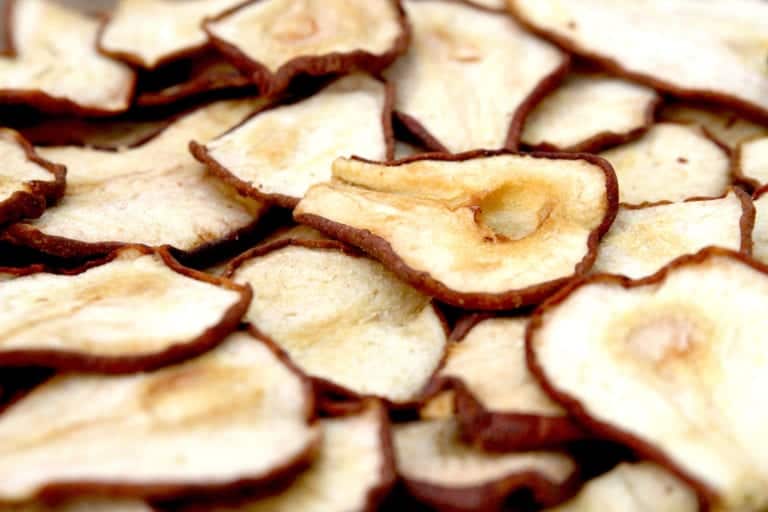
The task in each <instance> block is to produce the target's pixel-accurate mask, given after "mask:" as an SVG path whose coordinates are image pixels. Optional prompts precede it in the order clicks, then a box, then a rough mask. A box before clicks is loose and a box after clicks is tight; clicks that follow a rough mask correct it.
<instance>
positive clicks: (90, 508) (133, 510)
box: [0, 497, 153, 512]
mask: <svg viewBox="0 0 768 512" xmlns="http://www.w3.org/2000/svg"><path fill="white" fill-rule="evenodd" d="M0 510H2V511H3V512H153V509H152V507H150V506H149V505H147V504H146V503H144V502H143V501H140V500H136V499H130V498H83V497H80V498H74V499H69V500H66V501H63V502H60V503H56V504H47V503H44V502H42V501H30V502H22V503H4V504H2V505H0Z"/></svg>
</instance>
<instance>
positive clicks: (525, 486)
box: [394, 418, 576, 511]
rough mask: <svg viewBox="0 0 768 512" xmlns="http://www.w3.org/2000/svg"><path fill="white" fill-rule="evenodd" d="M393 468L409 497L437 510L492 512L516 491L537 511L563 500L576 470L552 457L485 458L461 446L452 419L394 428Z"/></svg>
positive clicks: (534, 454) (536, 454)
mask: <svg viewBox="0 0 768 512" xmlns="http://www.w3.org/2000/svg"><path fill="white" fill-rule="evenodd" d="M394 441H395V443H394V444H395V454H396V458H397V468H398V472H399V474H400V477H401V478H402V479H403V481H404V483H405V486H406V488H407V490H408V492H409V493H410V494H411V495H412V496H414V497H415V498H416V499H418V500H419V501H422V502H424V503H427V504H429V505H430V506H433V507H436V508H437V509H439V510H452V511H462V510H467V511H469V510H497V509H498V508H499V507H500V505H501V504H502V503H503V502H504V501H505V500H506V499H507V498H509V496H510V495H512V494H513V493H515V492H517V491H522V490H526V491H529V492H530V493H531V494H532V496H533V498H534V500H535V502H536V503H537V504H538V505H544V506H546V505H554V504H557V503H559V502H560V501H562V500H563V499H565V498H567V497H568V494H569V491H570V488H571V487H572V484H573V477H574V475H575V470H576V465H575V464H574V462H573V460H572V459H571V458H570V457H568V456H566V455H563V454H560V453H556V452H519V453H509V454H492V453H486V452H483V451H481V450H478V449H476V448H473V447H471V446H470V445H466V444H464V443H463V442H462V440H461V436H460V434H459V428H458V424H457V423H456V421H454V420H453V419H451V418H448V419H436V420H428V421H424V420H422V421H418V422H413V423H406V424H402V425H396V426H395V427H394Z"/></svg>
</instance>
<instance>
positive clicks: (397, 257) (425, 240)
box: [294, 151, 618, 309]
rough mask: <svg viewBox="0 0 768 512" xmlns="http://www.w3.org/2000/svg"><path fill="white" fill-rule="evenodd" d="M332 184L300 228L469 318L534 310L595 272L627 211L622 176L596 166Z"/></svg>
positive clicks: (311, 198) (382, 176) (356, 172)
mask: <svg viewBox="0 0 768 512" xmlns="http://www.w3.org/2000/svg"><path fill="white" fill-rule="evenodd" d="M333 175H334V181H333V182H332V183H328V184H320V185H315V186H314V187H312V188H311V189H309V191H308V192H307V195H306V196H305V197H304V199H303V200H302V201H301V202H300V203H299V205H298V206H297V208H296V209H295V210H294V218H295V219H296V220H297V221H298V222H301V223H303V224H307V225H309V226H312V227H314V228H316V229H319V230H320V231H323V232H324V233H327V234H329V235H330V236H331V237H333V238H337V239H339V240H341V241H343V242H346V243H350V244H352V245H356V246H358V247H360V248H362V249H363V250H364V251H366V252H368V253H369V254H371V255H373V256H374V257H375V258H377V259H379V260H380V261H382V263H383V264H384V265H385V266H387V267H388V268H390V269H391V270H392V271H393V272H394V273H395V274H397V275H398V276H399V277H400V278H402V279H404V280H405V281H407V282H409V283H411V285H413V286H414V287H415V288H417V289H419V290H421V291H424V292H425V293H427V294H430V295H433V296H435V297H437V298H438V299H440V300H441V301H444V302H446V303H448V304H452V305H456V306H460V307H465V308H470V309H511V308H515V307H519V306H522V305H526V304H533V303H536V302H538V301H540V300H542V299H543V298H544V297H546V296H547V295H548V294H550V293H552V292H553V291H554V290H555V289H557V288H558V287H560V286H562V285H563V284H564V283H565V282H566V281H567V280H568V279H570V278H571V277H573V276H574V275H580V274H583V273H584V272H586V271H588V270H589V268H590V267H591V266H592V263H593V261H594V257H595V252H596V249H597V244H598V242H599V240H600V237H601V236H602V235H603V233H605V231H607V229H608V227H609V226H610V225H611V222H612V221H613V217H614V216H615V213H616V209H617V204H618V201H617V199H618V198H617V196H618V192H617V190H616V181H615V176H614V174H613V171H612V170H611V168H610V166H609V165H608V164H607V163H606V162H605V161H604V160H602V159H600V158H597V157H593V156H590V155H567V154H563V155H538V156H536V155H524V154H514V153H505V152H488V151H477V152H470V153H464V154H461V155H437V154H432V155H427V156H425V157H416V158H414V159H410V160H408V159H407V160H400V161H397V162H393V163H389V164H380V163H373V162H367V161H364V160H360V159H351V160H345V159H339V160H337V161H336V162H335V163H334V166H333ZM545 256H546V257H545Z"/></svg>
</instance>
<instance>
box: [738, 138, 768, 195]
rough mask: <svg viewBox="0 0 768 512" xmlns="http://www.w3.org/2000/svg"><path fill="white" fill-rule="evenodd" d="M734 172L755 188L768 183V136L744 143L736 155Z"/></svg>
mask: <svg viewBox="0 0 768 512" xmlns="http://www.w3.org/2000/svg"><path fill="white" fill-rule="evenodd" d="M734 170H735V172H734V174H735V176H736V177H737V178H738V179H739V180H741V181H745V182H747V183H749V184H750V185H751V186H753V187H755V188H759V187H761V186H763V185H765V184H768V137H761V138H759V139H754V140H750V141H747V142H745V143H743V144H742V145H741V146H739V148H738V151H737V152H736V156H735V164H734Z"/></svg>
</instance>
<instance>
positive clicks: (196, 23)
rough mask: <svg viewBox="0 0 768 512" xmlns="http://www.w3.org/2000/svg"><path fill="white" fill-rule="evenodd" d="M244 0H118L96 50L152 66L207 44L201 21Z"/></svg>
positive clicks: (136, 64) (201, 48)
mask: <svg viewBox="0 0 768 512" xmlns="http://www.w3.org/2000/svg"><path fill="white" fill-rule="evenodd" d="M243 1H244V0H196V1H194V2H184V3H181V4H180V3H178V2H176V1H173V0H120V3H119V4H118V6H117V9H116V10H115V11H114V13H113V14H112V17H111V18H110V20H109V22H108V23H107V25H106V26H105V27H104V30H103V32H102V33H101V38H100V40H99V46H100V49H101V50H102V51H103V52H105V53H107V54H109V55H112V56H113V57H115V58H118V59H122V60H125V61H126V62H129V63H131V64H133V65H135V66H140V67H143V68H156V67H157V66H159V65H161V64H166V63H168V62H170V61H173V60H176V59H178V58H180V57H185V56H188V55H190V54H194V53H197V52H200V51H202V50H204V49H205V48H206V46H208V37H207V36H206V34H205V31H204V30H203V27H202V24H203V21H205V19H206V18H210V17H213V16H216V15H219V14H222V13H224V12H226V11H229V10H230V9H233V8H234V7H236V6H238V5H239V4H242V3H243Z"/></svg>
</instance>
